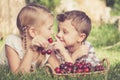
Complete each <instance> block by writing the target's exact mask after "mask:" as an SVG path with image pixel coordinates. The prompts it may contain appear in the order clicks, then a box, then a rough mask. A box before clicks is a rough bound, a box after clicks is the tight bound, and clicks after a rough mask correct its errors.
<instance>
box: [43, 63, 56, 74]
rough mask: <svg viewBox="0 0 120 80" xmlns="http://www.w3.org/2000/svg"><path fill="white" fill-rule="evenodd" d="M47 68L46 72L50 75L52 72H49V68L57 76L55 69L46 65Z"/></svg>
mask: <svg viewBox="0 0 120 80" xmlns="http://www.w3.org/2000/svg"><path fill="white" fill-rule="evenodd" d="M45 68H46V72H47V73H48V74H49V73H50V71H49V70H48V68H49V69H50V70H51V71H52V74H56V72H55V71H54V69H53V67H52V66H51V65H50V64H46V65H45Z"/></svg>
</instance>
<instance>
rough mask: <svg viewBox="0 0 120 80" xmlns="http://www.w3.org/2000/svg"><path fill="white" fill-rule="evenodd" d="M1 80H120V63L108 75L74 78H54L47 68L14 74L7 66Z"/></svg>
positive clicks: (113, 66)
mask: <svg viewBox="0 0 120 80" xmlns="http://www.w3.org/2000/svg"><path fill="white" fill-rule="evenodd" d="M0 80H120V62H119V63H116V64H115V65H112V66H111V67H110V70H109V71H108V74H107V75H101V74H100V75H89V76H80V77H79V78H74V77H70V76H67V77H53V76H51V75H48V74H47V73H46V72H45V68H42V69H38V70H37V71H36V72H34V73H31V74H25V75H22V74H18V75H14V74H12V73H11V72H10V71H9V69H8V67H7V66H2V65H1V66H0Z"/></svg>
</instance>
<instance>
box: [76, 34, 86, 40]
mask: <svg viewBox="0 0 120 80" xmlns="http://www.w3.org/2000/svg"><path fill="white" fill-rule="evenodd" d="M85 37H86V34H85V33H81V34H80V37H79V39H78V42H82V41H83V40H84V39H85Z"/></svg>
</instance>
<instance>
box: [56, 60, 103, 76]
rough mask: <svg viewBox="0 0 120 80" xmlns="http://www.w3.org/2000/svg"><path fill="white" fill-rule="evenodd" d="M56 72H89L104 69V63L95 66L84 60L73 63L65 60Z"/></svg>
mask: <svg viewBox="0 0 120 80" xmlns="http://www.w3.org/2000/svg"><path fill="white" fill-rule="evenodd" d="M54 70H55V72H56V73H58V74H65V73H88V72H92V71H103V70H104V67H103V65H97V66H95V67H93V66H92V65H91V63H86V62H85V61H84V60H83V61H81V62H75V63H74V64H72V63H71V62H65V63H62V64H60V66H59V67H56V68H55V69H54Z"/></svg>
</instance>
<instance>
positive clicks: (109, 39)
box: [0, 24, 120, 80]
mask: <svg viewBox="0 0 120 80" xmlns="http://www.w3.org/2000/svg"><path fill="white" fill-rule="evenodd" d="M88 41H89V42H91V43H92V44H93V46H94V47H95V51H96V55H97V57H98V58H99V59H103V58H107V59H108V60H109V62H110V69H109V71H108V73H106V74H105V75H101V74H99V75H95V74H92V75H89V76H80V77H79V78H77V77H76V78H73V77H70V76H67V77H53V76H51V75H48V74H47V73H46V72H45V68H42V69H37V71H36V72H34V73H31V74H25V75H21V74H18V75H13V74H12V73H10V71H9V69H8V67H7V66H0V80H120V44H117V43H119V41H120V33H119V31H117V27H115V25H110V24H107V25H106V24H105V25H101V27H93V29H92V31H91V34H90V36H89V37H88ZM2 44H3V41H0V49H1V46H2ZM116 44H117V45H116Z"/></svg>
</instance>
